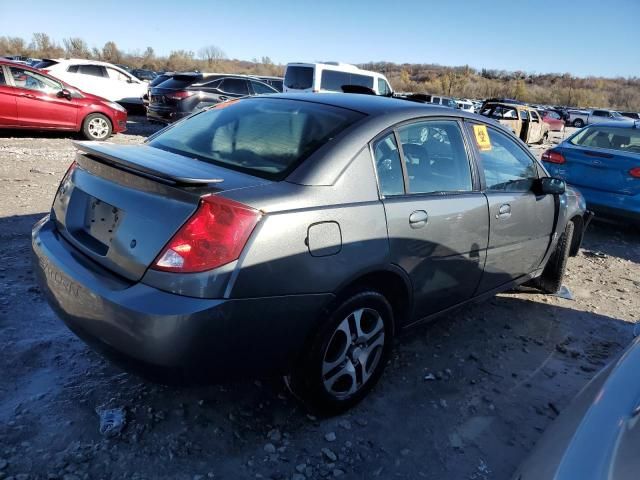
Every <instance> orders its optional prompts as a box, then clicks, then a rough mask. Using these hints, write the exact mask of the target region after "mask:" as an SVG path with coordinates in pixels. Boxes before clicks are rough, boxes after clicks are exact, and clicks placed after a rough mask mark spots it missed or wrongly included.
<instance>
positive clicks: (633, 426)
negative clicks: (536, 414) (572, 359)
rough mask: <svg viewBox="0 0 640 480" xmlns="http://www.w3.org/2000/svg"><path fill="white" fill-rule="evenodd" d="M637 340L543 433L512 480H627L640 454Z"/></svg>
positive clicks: (639, 468) (638, 468)
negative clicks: (639, 447) (639, 451)
mask: <svg viewBox="0 0 640 480" xmlns="http://www.w3.org/2000/svg"><path fill="white" fill-rule="evenodd" d="M639 369H640V338H636V339H635V340H634V341H633V343H632V345H631V346H630V347H629V348H628V349H627V350H626V351H625V352H624V354H623V355H622V356H621V357H620V358H619V359H618V360H617V361H616V362H613V363H611V364H610V365H609V366H607V367H606V368H605V369H604V370H603V371H602V372H600V373H599V374H598V375H597V376H596V377H595V378H594V379H593V380H592V381H591V382H590V383H589V384H588V385H587V386H586V387H585V388H584V389H583V390H582V392H580V394H579V395H578V396H577V397H576V399H575V400H574V402H573V403H572V404H571V405H570V406H568V407H567V408H566V409H565V410H564V411H563V412H562V414H561V415H560V417H559V418H558V419H556V420H555V422H554V423H553V424H552V425H551V427H550V428H549V429H548V430H547V431H546V432H545V434H544V436H543V437H542V439H541V440H540V441H539V442H538V444H537V445H536V448H535V450H534V452H533V453H532V455H531V456H530V457H529V458H528V459H527V460H526V461H525V462H524V463H523V464H522V466H521V467H520V469H519V470H518V471H517V472H516V474H515V476H514V480H533V479H535V480H552V479H553V480H569V479H576V478H579V479H581V480H596V479H597V480H603V479H615V480H632V479H636V478H638V477H637V475H638V471H640V455H638V454H637V446H638V445H639V444H640V382H639V381H638V370H639Z"/></svg>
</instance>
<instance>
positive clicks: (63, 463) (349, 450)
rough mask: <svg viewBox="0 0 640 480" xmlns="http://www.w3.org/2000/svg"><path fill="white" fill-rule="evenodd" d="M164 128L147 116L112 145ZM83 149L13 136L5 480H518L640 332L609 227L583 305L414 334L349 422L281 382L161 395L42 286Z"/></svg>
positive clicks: (62, 141)
mask: <svg viewBox="0 0 640 480" xmlns="http://www.w3.org/2000/svg"><path fill="white" fill-rule="evenodd" d="M156 129H157V127H155V126H153V125H148V124H146V123H145V121H144V119H142V118H137V117H132V118H131V120H130V123H129V130H128V132H126V133H125V134H121V135H118V136H116V137H114V138H113V141H114V142H116V143H138V142H140V141H142V140H143V139H144V137H145V136H146V135H149V134H150V133H152V132H153V131H155V130H156ZM71 140H72V137H70V136H69V135H65V134H33V133H16V132H3V133H2V136H0V185H1V189H2V202H1V203H0V345H1V346H2V355H0V372H1V376H0V480H2V479H7V478H12V479H15V480H25V479H32V478H43V479H47V478H48V479H55V478H59V479H64V480H77V479H88V478H91V479H93V478H96V479H100V478H105V479H106V478H113V479H120V478H132V479H143V478H148V479H151V478H176V479H188V480H192V479H206V478H220V479H245V478H246V479H248V478H272V479H294V480H304V479H307V478H333V477H343V478H349V479H351V478H354V479H371V478H385V479H387V478H408V479H414V478H427V479H443V478H446V479H497V480H501V479H504V480H506V479H508V478H509V477H510V475H511V474H512V472H513V471H514V469H515V468H516V466H517V465H518V464H519V462H521V461H522V460H523V458H524V457H525V456H526V454H527V453H528V452H529V451H530V449H531V447H532V446H533V445H534V444H535V442H536V440H537V439H538V438H539V437H540V435H541V434H542V432H543V431H544V430H545V428H546V427H547V426H548V425H549V423H550V422H552V421H553V419H554V418H555V417H556V416H557V414H558V412H559V411H562V409H563V408H565V407H566V406H567V404H568V402H569V401H570V400H571V398H572V397H573V396H574V395H575V394H576V393H577V392H578V391H579V389H580V388H582V387H583V386H584V385H585V384H586V382H588V381H589V379H591V378H592V377H593V376H594V375H595V373H596V372H597V371H598V370H599V369H600V368H602V366H603V365H604V364H605V363H606V362H608V361H609V360H610V359H612V358H613V357H615V355H617V354H619V353H620V351H621V350H622V349H623V348H624V347H625V346H626V345H628V343H629V342H630V340H631V338H632V330H633V323H635V322H638V321H639V320H640V317H639V312H640V296H639V295H638V291H639V287H640V273H639V272H640V269H639V267H638V263H639V262H640V234H639V233H638V230H637V229H636V230H633V229H625V228H624V227H622V226H615V225H609V224H604V223H597V222H596V223H594V224H593V225H592V227H591V228H590V229H589V231H588V234H587V236H586V238H585V241H584V244H583V247H584V248H583V250H581V252H580V253H579V254H578V256H577V257H575V258H572V259H571V260H570V261H569V269H568V275H567V278H566V285H567V286H568V287H569V288H570V290H571V291H572V292H573V294H574V296H575V300H573V301H572V300H567V299H563V298H559V297H554V296H544V295H540V294H535V293H523V292H520V293H509V294H501V295H498V296H497V297H494V298H493V299H491V300H489V301H487V302H484V303H481V304H477V305H474V306H471V307H466V308H464V309H462V310H460V311H458V312H457V313H456V314H453V315H449V316H448V317H447V318H443V319H441V320H438V321H436V322H434V323H432V324H429V325H427V326H423V327H420V328H418V329H415V330H413V331H412V332H411V333H410V334H408V335H404V336H403V337H402V338H400V339H398V341H397V348H396V350H395V354H394V355H393V357H392V360H391V361H390V365H389V368H388V369H387V371H386V373H385V375H384V376H383V379H382V381H381V383H380V384H379V386H378V387H377V388H376V389H375V390H374V392H373V393H372V395H371V396H370V397H369V398H368V399H367V400H365V401H364V402H363V403H362V404H361V405H360V406H358V407H357V408H355V409H353V410H352V411H351V412H349V413H348V414H346V415H343V416H340V417H336V418H331V419H320V418H315V417H312V416H309V415H308V414H307V413H306V412H305V411H304V410H303V409H301V408H300V406H299V405H298V404H297V403H296V402H295V400H294V399H292V398H291V396H290V395H289V394H288V393H287V392H286V391H285V390H284V389H283V387H282V384H281V382H280V381H279V380H278V379H261V380H247V381H242V382H236V383H230V384H225V385H212V386H200V387H188V388H187V387H182V388H176V387H166V386H159V385H155V384H151V383H147V382H145V381H143V380H141V379H139V378H137V377H135V376H132V375H129V374H127V373H123V372H122V371H120V370H118V369H117V368H116V367H114V366H112V365H111V364H109V363H108V362H106V361H105V360H103V359H102V358H101V357H100V356H98V355H97V354H95V353H94V352H92V351H91V350H90V349H88V348H87V347H86V346H85V345H84V344H83V343H82V342H81V341H80V340H78V339H77V338H76V337H75V336H74V335H72V334H71V333H70V332H69V331H68V330H67V329H66V328H65V327H64V326H63V324H62V323H61V322H60V321H59V320H58V319H57V318H56V317H55V316H54V314H53V313H52V311H51V310H50V309H49V307H48V306H47V304H46V302H45V301H44V299H43V298H42V295H41V293H40V291H39V289H38V287H37V286H36V285H35V283H34V280H33V277H32V271H31V266H30V257H29V250H30V247H29V232H30V229H31V226H32V225H33V223H34V222H35V221H36V220H37V219H39V218H40V217H41V216H43V215H44V214H45V212H46V211H47V210H48V209H49V208H50V204H51V200H52V198H53V195H54V193H55V190H56V187H57V184H58V181H59V179H60V177H61V176H62V175H63V173H64V171H65V170H66V168H67V167H68V165H69V164H70V162H71V161H72V159H73V155H74V149H73V146H72V144H71ZM546 147H548V145H547V146H542V147H536V148H535V149H534V151H535V152H536V153H537V154H538V155H539V154H540V153H541V152H542V151H543V150H544V148H546ZM238 354H239V355H243V354H244V353H243V352H238ZM109 414H111V415H112V420H113V421H114V423H113V424H112V425H111V427H112V428H111V429H109V428H103V432H104V433H101V432H100V428H99V427H100V418H101V417H100V415H102V416H103V418H104V417H105V416H106V415H109ZM119 416H120V417H119ZM119 420H122V423H118V421H119Z"/></svg>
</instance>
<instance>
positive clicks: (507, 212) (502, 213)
mask: <svg viewBox="0 0 640 480" xmlns="http://www.w3.org/2000/svg"><path fill="white" fill-rule="evenodd" d="M510 216H511V205H509V204H508V203H505V204H503V205H500V208H499V209H498V213H497V214H496V218H508V217H510Z"/></svg>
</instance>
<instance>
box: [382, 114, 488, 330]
mask: <svg viewBox="0 0 640 480" xmlns="http://www.w3.org/2000/svg"><path fill="white" fill-rule="evenodd" d="M371 147H372V152H373V157H374V159H375V165H376V169H377V172H378V179H379V185H380V194H381V197H382V202H383V204H384V208H385V213H386V217H387V230H388V235H389V245H390V253H391V262H392V263H394V264H396V265H399V266H400V267H401V268H403V269H404V270H405V271H406V272H407V273H408V274H409V276H410V278H411V283H412V286H413V295H414V309H415V311H414V316H415V317H416V318H418V319H419V318H422V317H425V316H427V315H430V314H432V313H435V312H438V311H441V310H444V309H446V308H448V307H451V306H452V305H455V304H457V303H460V302H463V301H465V300H467V299H469V298H471V297H472V296H473V294H474V293H475V291H476V288H477V287H478V284H479V282H480V279H481V277H482V266H483V265H484V259H485V254H486V247H487V238H488V228H489V225H488V212H487V200H486V197H485V196H484V195H483V194H482V193H481V192H480V190H479V184H478V183H477V182H476V180H477V175H476V174H475V173H472V172H474V170H472V164H471V163H470V161H469V160H470V159H469V156H468V149H467V145H466V142H465V140H464V136H463V134H462V129H461V125H460V123H459V122H458V121H457V120H453V119H434V120H421V121H417V122H413V123H409V124H405V125H402V126H399V127H398V128H397V129H395V130H394V131H389V132H386V133H385V134H383V135H381V136H379V137H378V138H377V139H376V140H375V141H374V142H372V144H371Z"/></svg>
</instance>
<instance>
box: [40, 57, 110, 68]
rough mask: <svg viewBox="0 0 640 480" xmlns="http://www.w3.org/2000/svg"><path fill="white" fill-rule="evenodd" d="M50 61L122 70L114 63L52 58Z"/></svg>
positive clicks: (84, 59)
mask: <svg viewBox="0 0 640 480" xmlns="http://www.w3.org/2000/svg"><path fill="white" fill-rule="evenodd" d="M51 60H53V61H54V62H58V63H77V64H79V65H80V64H91V65H102V66H103V67H116V68H120V69H122V67H120V66H118V65H116V64H115V63H109V62H103V61H101V60H88V59H86V58H52V59H51Z"/></svg>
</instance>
